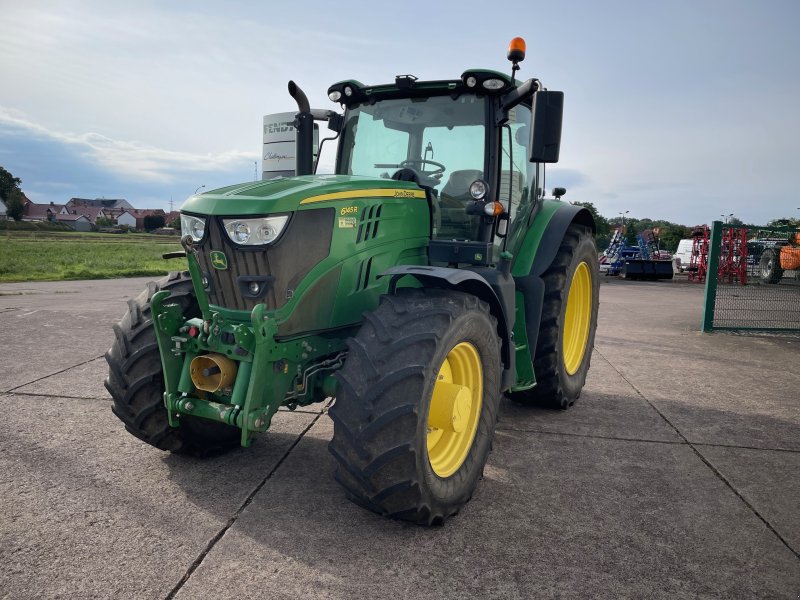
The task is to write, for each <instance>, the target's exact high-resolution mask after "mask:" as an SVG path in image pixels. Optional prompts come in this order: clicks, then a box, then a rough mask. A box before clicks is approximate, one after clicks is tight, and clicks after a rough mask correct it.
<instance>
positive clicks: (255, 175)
mask: <svg viewBox="0 0 800 600" xmlns="http://www.w3.org/2000/svg"><path fill="white" fill-rule="evenodd" d="M253 181H258V161H257V160H254V161H253Z"/></svg>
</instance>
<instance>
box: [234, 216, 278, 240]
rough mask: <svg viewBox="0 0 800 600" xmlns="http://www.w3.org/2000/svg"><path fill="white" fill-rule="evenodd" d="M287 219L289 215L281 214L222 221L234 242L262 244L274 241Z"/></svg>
mask: <svg viewBox="0 0 800 600" xmlns="http://www.w3.org/2000/svg"><path fill="white" fill-rule="evenodd" d="M288 220H289V215H281V216H279V217H264V218H262V219H223V220H222V223H223V224H224V225H225V231H226V232H228V237H229V238H231V240H232V241H233V242H234V243H235V244H239V245H241V246H262V245H264V244H269V243H271V242H273V241H275V238H277V237H278V236H279V235H280V234H281V231H283V228H284V227H286V222H287V221H288Z"/></svg>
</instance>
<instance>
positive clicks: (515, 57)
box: [508, 37, 525, 64]
mask: <svg viewBox="0 0 800 600" xmlns="http://www.w3.org/2000/svg"><path fill="white" fill-rule="evenodd" d="M508 60H510V61H511V62H512V63H514V64H516V63H518V62H522V61H523V60H525V40H523V39H522V38H521V37H515V38H514V39H513V40H511V43H510V44H509V45H508Z"/></svg>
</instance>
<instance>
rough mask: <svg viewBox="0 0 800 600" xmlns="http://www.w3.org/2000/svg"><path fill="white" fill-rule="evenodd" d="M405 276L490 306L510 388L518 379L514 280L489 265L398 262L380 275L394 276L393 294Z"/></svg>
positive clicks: (504, 387) (506, 387)
mask: <svg viewBox="0 0 800 600" xmlns="http://www.w3.org/2000/svg"><path fill="white" fill-rule="evenodd" d="M406 275H408V276H411V277H414V278H415V279H416V280H417V281H418V282H419V283H420V284H422V286H423V287H437V288H448V289H453V290H458V291H461V292H466V293H468V294H472V295H473V296H477V297H478V298H480V299H481V300H483V301H484V302H486V303H487V304H488V305H489V310H490V312H491V313H492V315H493V316H494V317H495V318H496V319H497V332H498V334H499V335H500V339H501V342H502V345H501V360H502V361H503V367H504V369H503V383H502V389H503V390H506V389H509V388H510V387H511V386H512V385H513V383H514V380H515V379H516V368H515V356H516V355H515V352H514V348H513V333H512V332H513V329H514V315H515V310H514V280H513V279H512V277H511V276H510V275H509V274H508V273H503V272H502V271H500V270H498V269H492V268H488V267H473V268H472V269H452V268H449V267H430V266H423V265H397V266H394V267H392V268H390V269H387V270H386V271H384V272H383V273H381V274H380V275H379V277H391V279H390V281H389V291H388V293H389V294H394V293H395V291H396V289H397V282H398V281H399V280H400V279H402V278H403V277H405V276H406Z"/></svg>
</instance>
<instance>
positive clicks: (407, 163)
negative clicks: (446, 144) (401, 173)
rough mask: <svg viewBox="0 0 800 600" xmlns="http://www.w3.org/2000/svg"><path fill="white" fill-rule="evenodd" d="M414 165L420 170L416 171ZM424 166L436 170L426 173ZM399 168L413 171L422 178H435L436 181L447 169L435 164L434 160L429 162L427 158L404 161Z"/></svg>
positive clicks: (437, 163)
mask: <svg viewBox="0 0 800 600" xmlns="http://www.w3.org/2000/svg"><path fill="white" fill-rule="evenodd" d="M414 165H419V166H420V167H422V168H421V169H417V168H415V167H414ZM425 165H433V166H434V167H436V168H435V169H434V170H433V171H426V170H425ZM400 167H401V168H406V169H413V170H414V171H416V172H417V173H419V174H420V175H422V176H423V177H428V178H436V179H439V178H438V177H437V175H441V174H442V173H444V170H445V169H446V168H447V167H445V166H444V165H443V164H442V163H440V162H436V161H435V160H429V159H427V158H421V159H419V160H404V161H403V162H401V163H400Z"/></svg>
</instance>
